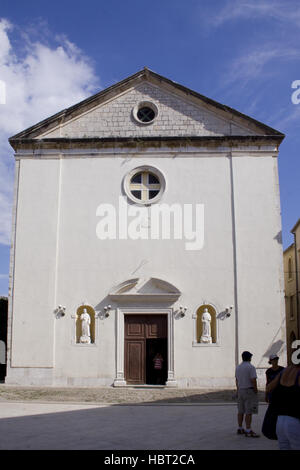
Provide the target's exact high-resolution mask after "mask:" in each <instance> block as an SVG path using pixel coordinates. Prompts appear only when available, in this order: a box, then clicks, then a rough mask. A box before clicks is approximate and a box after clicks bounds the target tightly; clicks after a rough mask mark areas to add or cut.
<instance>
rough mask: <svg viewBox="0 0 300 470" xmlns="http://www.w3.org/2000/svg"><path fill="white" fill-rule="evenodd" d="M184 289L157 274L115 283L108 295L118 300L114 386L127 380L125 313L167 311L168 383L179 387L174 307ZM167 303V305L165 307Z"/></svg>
mask: <svg viewBox="0 0 300 470" xmlns="http://www.w3.org/2000/svg"><path fill="white" fill-rule="evenodd" d="M180 296H181V292H180V290H179V289H177V287H175V286H174V285H173V284H171V283H170V282H168V281H164V280H162V279H158V278H153V277H151V278H148V279H145V278H134V279H128V280H127V281H125V282H123V283H121V284H119V285H118V286H117V287H115V288H114V289H113V290H112V291H111V293H110V294H109V297H110V298H111V300H112V301H113V302H116V304H117V308H116V377H115V380H114V386H115V387H124V386H126V385H127V383H126V380H125V354H124V349H125V328H124V325H125V315H148V314H149V315H167V325H168V378H167V382H166V387H177V381H176V379H175V370H174V309H173V307H172V305H174V303H175V302H176V301H177V300H178V299H179V297H180ZM164 305H167V306H166V307H164Z"/></svg>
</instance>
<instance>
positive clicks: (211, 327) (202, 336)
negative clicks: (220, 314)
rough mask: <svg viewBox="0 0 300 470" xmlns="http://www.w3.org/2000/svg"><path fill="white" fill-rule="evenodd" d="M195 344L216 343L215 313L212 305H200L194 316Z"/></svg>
mask: <svg viewBox="0 0 300 470" xmlns="http://www.w3.org/2000/svg"><path fill="white" fill-rule="evenodd" d="M196 326H197V343H200V344H213V343H217V313H216V310H215V309H214V307H213V306H212V305H209V304H207V305H201V307H199V308H198V310H197V315H196Z"/></svg>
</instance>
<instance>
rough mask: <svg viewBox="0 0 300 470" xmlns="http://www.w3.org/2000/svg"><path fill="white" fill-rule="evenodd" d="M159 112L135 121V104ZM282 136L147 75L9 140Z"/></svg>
mask: <svg viewBox="0 0 300 470" xmlns="http://www.w3.org/2000/svg"><path fill="white" fill-rule="evenodd" d="M144 102H146V103H152V104H153V106H154V107H155V109H156V110H157V113H156V116H155V119H154V120H153V122H151V124H150V125H143V124H142V123H140V122H138V121H137V120H136V119H135V118H134V116H135V113H134V109H135V108H136V106H138V104H139V103H144ZM188 136H190V137H197V138H199V137H200V138H201V137H209V138H213V137H222V136H242V137H245V136H277V137H278V136H281V137H282V138H283V134H281V133H280V132H278V131H276V130H274V129H272V128H270V127H268V126H266V125H264V124H262V123H260V122H258V121H255V120H254V119H252V118H250V117H248V116H245V115H243V114H241V113H239V112H238V111H235V110H234V109H232V108H229V107H227V106H225V105H222V104H220V103H217V102H215V101H213V100H211V99H209V98H207V97H205V96H203V95H200V94H198V93H196V92H194V91H192V90H189V89H188V88H185V87H183V86H181V85H179V84H177V83H175V82H172V81H171V80H169V79H166V78H164V77H162V76H160V75H158V74H156V73H154V72H152V71H150V70H148V69H144V70H142V71H140V72H138V73H137V74H135V75H132V76H131V77H129V78H127V79H125V80H123V81H121V82H119V83H117V84H115V85H113V86H112V87H109V88H107V89H105V90H103V91H101V92H100V93H97V94H96V95H94V96H92V97H90V98H88V99H87V100H84V101H82V102H81V103H78V104H77V105H75V106H72V107H70V108H68V109H66V110H63V111H62V112H60V113H58V114H56V115H55V116H52V117H50V118H48V119H46V120H44V121H42V122H40V123H38V124H37V125H35V126H32V127H31V128H29V129H27V130H25V131H23V132H21V133H19V134H17V135H15V136H14V137H12V138H11V139H10V142H11V144H12V145H14V143H15V142H18V141H20V140H23V141H24V139H25V140H26V139H38V140H62V139H81V140H83V141H84V140H85V139H110V138H112V139H118V138H155V137H159V138H164V137H168V138H169V137H177V138H178V137H179V138H180V137H188Z"/></svg>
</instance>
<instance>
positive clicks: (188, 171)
mask: <svg viewBox="0 0 300 470" xmlns="http://www.w3.org/2000/svg"><path fill="white" fill-rule="evenodd" d="M177 150H178V151H177ZM177 150H176V149H175V150H174V149H173V150H172V153H170V152H160V151H159V150H156V151H155V152H154V151H153V152H152V153H151V152H150V151H148V152H146V154H143V153H139V151H138V150H137V151H133V150H128V154H126V153H124V151H122V152H120V153H118V152H117V151H116V150H115V151H114V153H113V154H110V153H109V152H108V153H106V154H104V153H102V154H101V152H98V153H97V154H95V155H94V156H89V154H88V153H87V154H82V155H81V157H79V156H78V154H77V155H76V156H75V155H74V156H73V157H72V156H70V152H69V156H68V157H65V158H60V159H59V158H58V155H55V154H52V156H53V158H49V155H50V154H49V153H48V155H47V157H46V156H45V155H44V156H43V155H41V157H40V158H36V157H34V158H30V157H29V155H28V157H25V158H24V159H22V160H21V169H20V184H19V194H18V205H17V234H16V245H15V257H14V263H15V277H14V286H13V307H12V314H13V319H12V353H11V359H10V364H9V365H8V377H7V382H8V383H33V384H34V383H36V384H41V383H46V382H47V383H49V384H62V385H65V384H70V385H99V384H100V385H110V384H111V383H112V382H113V380H114V378H115V374H116V342H115V334H116V313H115V307H116V305H115V304H113V309H112V311H111V314H110V316H109V317H108V318H106V319H98V320H96V323H97V337H96V343H95V344H93V345H88V346H85V345H78V344H75V325H74V322H75V320H74V318H72V317H73V316H74V315H75V313H76V309H77V307H78V306H79V305H81V304H82V302H87V303H88V304H90V305H92V306H93V307H96V308H97V306H99V305H100V307H101V308H102V307H103V302H105V301H106V304H107V303H110V304H112V302H111V301H109V300H108V299H107V295H108V293H109V292H110V291H111V290H112V288H113V286H115V285H116V284H118V283H120V282H123V281H125V280H126V279H130V278H132V277H135V276H137V277H144V278H148V277H156V278H159V279H164V280H166V281H169V282H171V283H172V284H173V285H175V286H176V287H177V288H178V289H179V290H180V291H181V292H182V296H181V298H180V300H179V302H178V304H181V305H185V306H187V313H186V316H185V317H184V318H181V319H175V320H174V370H175V376H176V379H177V382H178V384H179V385H181V386H230V385H234V379H233V377H234V369H235V365H236V362H237V360H239V359H240V353H241V352H242V351H243V350H244V349H247V350H250V351H252V352H253V354H254V356H253V363H254V365H256V366H258V367H266V366H267V358H266V356H265V355H266V353H267V352H268V348H269V347H270V346H271V345H274V343H276V342H280V341H284V339H285V333H284V327H283V325H282V320H283V315H284V311H283V286H282V284H281V279H282V267H281V245H280V243H278V241H277V240H278V233H279V232H280V230H281V224H280V212H279V194H278V186H277V184H278V181H277V173H276V165H277V161H276V158H274V157H273V155H274V152H271V151H270V152H269V153H264V151H263V149H262V150H261V151H260V152H259V151H258V149H256V150H255V151H252V150H249V151H248V152H247V150H245V149H244V150H243V151H241V152H240V154H238V153H235V154H234V155H233V156H231V153H230V152H229V151H228V152H227V151H224V149H221V150H219V151H218V150H216V151H215V152H212V151H210V152H208V151H207V150H205V149H202V150H198V152H196V153H195V152H194V149H187V151H185V152H183V151H182V149H177ZM75 153H76V152H75ZM140 165H152V166H154V167H156V168H158V169H159V170H160V171H161V172H162V173H163V174H164V176H165V179H166V191H165V193H164V195H163V198H162V200H161V202H162V203H167V204H173V203H178V202H179V203H181V204H183V203H186V204H188V203H190V204H193V205H194V204H196V203H198V204H204V208H205V219H204V220H205V227H204V228H205V241H204V247H203V249H202V250H200V251H187V250H186V249H185V242H186V240H173V239H171V240H130V239H129V240H103V241H101V240H99V239H98V238H97V236H96V226H97V222H98V221H99V218H97V216H96V210H97V207H98V206H99V204H101V203H111V204H113V205H115V207H118V202H119V196H120V195H122V180H123V178H124V176H125V175H126V174H127V172H128V171H130V170H131V169H133V168H135V167H138V166H140ZM203 303H212V304H213V305H215V306H216V308H217V311H218V312H221V311H223V310H224V309H225V307H227V306H230V305H233V306H234V308H233V313H232V315H231V317H230V318H227V319H226V320H224V321H222V320H220V321H219V322H218V331H219V337H218V344H217V345H212V346H193V341H194V319H193V315H194V314H195V312H196V310H197V308H198V307H199V306H200V305H201V304H203ZM59 304H61V305H64V306H66V315H65V316H64V317H62V318H60V319H56V318H55V315H54V309H55V308H56V307H57V306H58V305H59ZM176 306H177V305H174V306H173V307H174V308H175V307H176ZM141 307H142V306H141ZM278 344H279V343H278ZM24 368H26V369H24ZM262 371H264V369H262Z"/></svg>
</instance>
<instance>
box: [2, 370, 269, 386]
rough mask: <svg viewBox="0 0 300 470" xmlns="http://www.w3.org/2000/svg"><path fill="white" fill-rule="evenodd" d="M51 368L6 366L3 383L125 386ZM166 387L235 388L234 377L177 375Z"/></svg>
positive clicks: (120, 381) (119, 381) (260, 375)
mask: <svg viewBox="0 0 300 470" xmlns="http://www.w3.org/2000/svg"><path fill="white" fill-rule="evenodd" d="M265 371H266V369H257V378H258V388H260V389H264V387H265V383H266V381H265ZM54 374H55V371H54V370H53V369H50V368H49V369H46V368H41V369H39V368H18V367H16V368H8V370H7V376H6V378H5V384H7V385H16V386H27V387H28V386H36V387H74V388H75V387H110V386H114V387H126V386H127V383H126V381H125V380H124V379H113V378H109V377H104V378H99V377H55V375H54ZM166 387H167V388H186V389H227V390H228V389H230V390H231V389H235V379H234V377H178V378H176V379H175V378H173V379H170V380H168V381H167V383H166Z"/></svg>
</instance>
